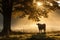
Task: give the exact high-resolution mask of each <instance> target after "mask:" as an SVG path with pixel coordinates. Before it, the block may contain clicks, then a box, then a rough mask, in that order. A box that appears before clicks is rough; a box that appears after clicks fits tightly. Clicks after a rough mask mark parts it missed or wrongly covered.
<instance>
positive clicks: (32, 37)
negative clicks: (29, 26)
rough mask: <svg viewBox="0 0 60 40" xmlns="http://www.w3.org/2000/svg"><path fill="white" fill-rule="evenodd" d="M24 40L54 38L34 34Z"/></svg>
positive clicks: (51, 39)
mask: <svg viewBox="0 0 60 40" xmlns="http://www.w3.org/2000/svg"><path fill="white" fill-rule="evenodd" d="M26 40H55V39H54V38H50V37H47V36H46V34H44V33H42V34H39V33H38V34H36V35H32V36H31V38H27V39H26Z"/></svg>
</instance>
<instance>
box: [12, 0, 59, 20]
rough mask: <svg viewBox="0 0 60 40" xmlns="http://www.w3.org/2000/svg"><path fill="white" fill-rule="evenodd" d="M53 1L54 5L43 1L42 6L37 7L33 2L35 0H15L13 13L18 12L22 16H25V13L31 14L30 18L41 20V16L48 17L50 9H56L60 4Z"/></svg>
mask: <svg viewBox="0 0 60 40" xmlns="http://www.w3.org/2000/svg"><path fill="white" fill-rule="evenodd" d="M51 3H52V4H53V6H50V5H49V4H48V3H47V2H45V3H44V2H43V5H42V7H40V8H37V7H36V6H37V5H34V4H33V0H14V3H13V15H14V14H16V15H18V16H19V17H20V18H22V17H25V15H29V17H28V19H33V20H35V21H39V20H40V19H39V18H40V17H41V16H43V17H45V18H47V17H48V13H49V11H50V10H55V8H56V7H57V6H58V4H57V3H56V2H55V1H52V2H51ZM55 4H56V5H55ZM16 12H23V13H16ZM16 15H15V16H16Z"/></svg>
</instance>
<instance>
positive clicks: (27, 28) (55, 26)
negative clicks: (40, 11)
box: [11, 10, 60, 32]
mask: <svg viewBox="0 0 60 40" xmlns="http://www.w3.org/2000/svg"><path fill="white" fill-rule="evenodd" d="M48 15H49V16H48V18H41V21H40V22H34V21H32V20H28V19H27V17H28V16H26V17H24V18H22V19H19V18H16V19H14V20H12V27H11V29H12V30H13V31H22V32H39V30H38V26H37V25H36V24H37V23H45V24H46V31H60V10H56V11H52V12H49V14H48ZM16 20H17V21H16ZM15 22H16V23H15Z"/></svg>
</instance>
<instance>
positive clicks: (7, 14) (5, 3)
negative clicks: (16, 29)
mask: <svg viewBox="0 0 60 40" xmlns="http://www.w3.org/2000/svg"><path fill="white" fill-rule="evenodd" d="M12 2H13V0H2V15H3V30H2V32H1V33H2V35H8V34H9V32H10V31H11V29H10V27H11V14H12V13H11V12H12Z"/></svg>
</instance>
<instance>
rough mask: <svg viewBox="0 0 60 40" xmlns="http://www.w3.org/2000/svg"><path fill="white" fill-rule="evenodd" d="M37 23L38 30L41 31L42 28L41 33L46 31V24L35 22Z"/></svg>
mask: <svg viewBox="0 0 60 40" xmlns="http://www.w3.org/2000/svg"><path fill="white" fill-rule="evenodd" d="M37 25H38V29H39V32H41V33H42V30H43V33H45V32H46V24H39V23H38V24H37Z"/></svg>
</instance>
